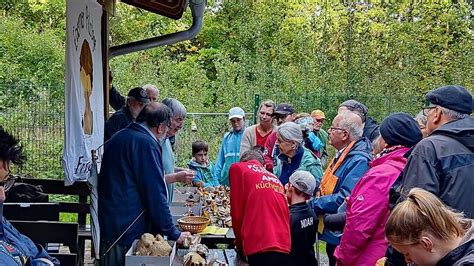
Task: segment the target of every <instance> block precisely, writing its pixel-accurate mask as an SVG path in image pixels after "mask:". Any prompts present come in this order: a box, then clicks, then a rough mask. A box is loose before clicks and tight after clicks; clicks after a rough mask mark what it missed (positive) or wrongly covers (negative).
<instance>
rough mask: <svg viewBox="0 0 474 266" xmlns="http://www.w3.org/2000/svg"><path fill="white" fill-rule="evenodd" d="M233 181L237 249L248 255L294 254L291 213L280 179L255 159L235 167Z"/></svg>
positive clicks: (233, 218) (232, 207)
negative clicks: (267, 253)
mask: <svg viewBox="0 0 474 266" xmlns="http://www.w3.org/2000/svg"><path fill="white" fill-rule="evenodd" d="M229 179H230V206H231V209H230V213H231V216H232V227H233V229H234V233H235V237H236V245H237V247H238V248H239V249H240V250H243V252H244V254H245V255H246V256H248V255H253V254H255V253H261V252H267V251H274V252H282V253H287V254H288V253H290V249H291V236H290V213H289V210H288V204H287V201H286V196H285V189H284V188H283V185H282V184H281V183H280V180H279V179H278V177H276V176H275V175H274V174H272V173H270V172H268V171H267V170H265V168H264V167H263V166H262V164H261V163H259V162H258V161H253V160H252V161H248V162H241V163H234V164H232V166H231V167H230V169H229Z"/></svg>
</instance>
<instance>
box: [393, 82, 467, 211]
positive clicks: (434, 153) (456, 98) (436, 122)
mask: <svg viewBox="0 0 474 266" xmlns="http://www.w3.org/2000/svg"><path fill="white" fill-rule="evenodd" d="M426 100H427V102H429V105H428V106H426V107H424V108H423V112H424V114H425V115H426V116H427V120H428V122H427V130H428V137H427V138H425V139H423V140H422V141H420V142H419V143H418V144H417V145H416V146H415V147H414V149H413V150H412V151H411V154H410V157H409V158H408V162H407V165H406V166H405V169H404V170H403V173H402V184H403V191H410V189H411V188H413V187H420V188H423V189H425V190H427V191H429V192H431V193H433V194H435V195H436V196H438V197H439V198H440V199H441V200H442V201H443V202H444V203H445V204H446V205H448V206H449V207H451V208H454V209H456V210H458V211H462V212H464V214H465V215H466V216H467V217H469V218H471V219H472V218H474V204H473V202H474V196H473V192H474V178H473V173H474V153H473V152H474V118H472V117H469V114H470V113H471V112H472V95H471V93H470V92H469V91H468V90H466V89H465V88H464V87H461V86H453V85H451V86H445V87H440V88H438V89H435V90H432V91H430V92H429V93H428V94H426Z"/></svg>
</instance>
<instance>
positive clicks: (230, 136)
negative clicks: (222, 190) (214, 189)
mask: <svg viewBox="0 0 474 266" xmlns="http://www.w3.org/2000/svg"><path fill="white" fill-rule="evenodd" d="M244 130H245V129H244V128H242V129H241V130H239V131H231V132H227V133H225V135H224V139H223V140H222V144H221V148H220V149H219V153H218V154H217V160H216V164H215V166H214V176H215V177H217V178H218V179H219V184H221V185H225V186H229V167H230V165H231V164H233V163H235V162H238V161H239V159H240V142H241V141H242V136H243V135H244Z"/></svg>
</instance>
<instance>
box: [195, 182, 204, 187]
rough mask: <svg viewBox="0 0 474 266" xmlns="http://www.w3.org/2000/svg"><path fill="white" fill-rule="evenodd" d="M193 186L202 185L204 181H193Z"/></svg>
mask: <svg viewBox="0 0 474 266" xmlns="http://www.w3.org/2000/svg"><path fill="white" fill-rule="evenodd" d="M193 186H195V187H204V182H202V181H198V182H193Z"/></svg>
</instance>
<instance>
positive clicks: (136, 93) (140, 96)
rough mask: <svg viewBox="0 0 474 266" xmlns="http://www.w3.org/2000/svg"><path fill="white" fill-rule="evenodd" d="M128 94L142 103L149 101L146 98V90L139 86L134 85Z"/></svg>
mask: <svg viewBox="0 0 474 266" xmlns="http://www.w3.org/2000/svg"><path fill="white" fill-rule="evenodd" d="M128 96H129V97H133V98H134V99H135V100H137V101H139V102H142V103H149V102H150V99H148V95H147V94H146V91H145V90H144V89H143V88H141V87H136V88H133V89H131V90H130V91H129V92H128Z"/></svg>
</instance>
